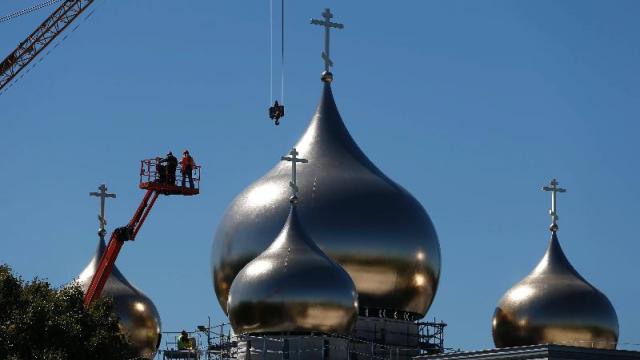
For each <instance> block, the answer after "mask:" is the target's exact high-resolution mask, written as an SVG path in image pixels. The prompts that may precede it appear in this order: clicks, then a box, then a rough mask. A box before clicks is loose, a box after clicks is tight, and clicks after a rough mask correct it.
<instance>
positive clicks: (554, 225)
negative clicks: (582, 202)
mask: <svg viewBox="0 0 640 360" xmlns="http://www.w3.org/2000/svg"><path fill="white" fill-rule="evenodd" d="M558 185H559V183H558V180H556V179H552V180H551V182H550V183H549V186H544V187H543V188H542V190H543V191H550V192H551V209H549V215H551V227H549V230H551V231H552V232H556V231H558V219H559V218H560V217H559V216H558V201H557V197H556V196H557V195H556V194H557V193H563V192H567V189H563V188H559V187H558Z"/></svg>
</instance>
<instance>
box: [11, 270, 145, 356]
mask: <svg viewBox="0 0 640 360" xmlns="http://www.w3.org/2000/svg"><path fill="white" fill-rule="evenodd" d="M82 300H83V292H82V289H81V288H80V287H79V286H78V285H77V284H72V285H69V286H65V287H62V288H60V289H55V288H52V287H51V285H50V284H49V283H48V282H46V281H43V280H40V279H38V278H36V279H34V280H33V281H30V282H25V281H24V280H22V279H21V278H20V277H17V276H15V275H14V274H13V273H12V271H11V268H10V267H9V266H7V265H0V359H11V360H38V359H42V360H75V359H78V360H80V359H82V360H84V359H96V360H102V359H104V360H112V359H131V358H133V357H134V356H133V353H132V352H131V350H130V347H129V343H128V341H127V339H126V338H125V337H124V335H122V333H121V332H120V328H119V326H118V318H117V317H116V316H115V315H114V314H113V311H112V303H111V300H110V299H101V300H98V301H96V302H95V303H94V304H93V305H92V306H91V307H90V308H89V309H85V308H84V305H83V303H82Z"/></svg>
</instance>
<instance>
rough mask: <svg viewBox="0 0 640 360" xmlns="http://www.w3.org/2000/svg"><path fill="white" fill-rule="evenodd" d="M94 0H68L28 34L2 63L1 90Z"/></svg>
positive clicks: (0, 71) (0, 69) (0, 67)
mask: <svg viewBox="0 0 640 360" xmlns="http://www.w3.org/2000/svg"><path fill="white" fill-rule="evenodd" d="M93 2H94V0H66V1H64V2H63V3H62V4H61V5H60V6H59V7H58V8H57V9H56V10H55V11H54V12H53V13H52V14H51V15H49V17H48V18H46V19H45V20H44V21H43V22H42V24H40V26H38V28H37V29H36V30H35V31H34V32H33V33H31V35H29V36H27V38H26V39H25V40H23V41H22V42H21V43H20V44H19V45H18V47H17V48H16V49H15V50H13V51H12V52H11V53H10V54H9V56H7V57H6V58H5V59H4V60H3V61H2V62H1V63H0V90H2V89H3V88H4V87H5V86H6V85H7V84H9V82H11V80H13V78H15V77H16V76H17V75H18V74H19V73H20V71H22V70H24V68H25V67H26V66H27V65H29V63H30V62H31V61H33V59H35V58H36V57H37V56H38V54H40V52H41V51H42V50H44V48H46V47H47V46H48V45H49V44H51V42H53V40H54V39H55V38H56V37H57V36H58V35H60V34H61V33H62V32H63V31H64V29H66V28H67V27H68V26H69V24H71V23H72V22H73V21H74V20H75V19H77V18H78V16H80V14H82V12H83V11H84V10H85V9H86V8H87V7H89V6H90V5H91V4H92V3H93Z"/></svg>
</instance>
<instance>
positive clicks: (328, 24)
mask: <svg viewBox="0 0 640 360" xmlns="http://www.w3.org/2000/svg"><path fill="white" fill-rule="evenodd" d="M322 17H323V18H324V20H317V19H311V24H313V25H320V26H324V51H323V52H322V59H323V60H324V73H323V75H322V79H323V81H327V82H331V79H332V77H331V67H332V66H333V61H331V57H330V55H329V50H330V37H329V33H330V31H331V28H334V29H343V28H344V25H343V24H340V23H335V22H332V21H331V18H333V14H332V13H331V9H329V8H326V9H324V12H323V13H322Z"/></svg>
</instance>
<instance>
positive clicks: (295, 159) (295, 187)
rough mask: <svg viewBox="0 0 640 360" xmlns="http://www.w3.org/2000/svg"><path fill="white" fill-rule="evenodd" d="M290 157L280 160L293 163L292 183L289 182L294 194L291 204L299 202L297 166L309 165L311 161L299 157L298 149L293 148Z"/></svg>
mask: <svg viewBox="0 0 640 360" xmlns="http://www.w3.org/2000/svg"><path fill="white" fill-rule="evenodd" d="M289 155H291V156H283V157H281V158H280V159H281V160H283V161H290V162H291V181H290V182H289V186H290V187H291V190H292V194H291V198H290V200H291V202H293V203H295V202H296V200H298V183H297V180H296V175H297V171H296V170H297V168H296V164H297V163H303V164H305V163H308V162H309V160H307V159H302V158H299V157H297V156H298V155H299V153H298V151H297V150H296V148H292V149H291V151H290V152H289Z"/></svg>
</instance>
